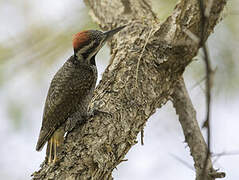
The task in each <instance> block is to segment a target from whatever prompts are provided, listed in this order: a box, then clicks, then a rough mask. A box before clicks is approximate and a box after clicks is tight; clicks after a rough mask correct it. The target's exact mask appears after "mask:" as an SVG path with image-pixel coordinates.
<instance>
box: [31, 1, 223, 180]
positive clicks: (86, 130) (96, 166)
mask: <svg viewBox="0 0 239 180" xmlns="http://www.w3.org/2000/svg"><path fill="white" fill-rule="evenodd" d="M85 2H86V3H87V4H88V6H89V7H90V14H91V16H92V18H93V19H94V20H95V21H96V22H97V23H98V24H99V25H100V27H102V28H103V29H104V30H106V29H111V28H113V27H116V26H120V25H123V24H128V26H127V27H126V28H124V29H123V30H122V31H120V32H119V33H118V34H117V35H116V36H115V37H114V38H113V39H112V41H111V42H110V48H111V61H110V64H109V66H108V67H107V69H106V71H105V72H104V74H103V77H102V80H101V82H100V84H99V85H98V87H97V88H96V90H95V94H94V97H93V99H92V103H91V108H94V109H97V110H99V112H102V113H98V114H97V115H95V116H94V117H93V118H91V119H89V120H88V121H87V122H86V123H85V124H84V125H82V126H80V127H76V128H75V129H74V130H73V132H71V133H69V134H68V136H67V137H66V140H65V144H64V147H63V149H62V152H61V153H60V155H59V158H60V161H59V163H58V165H55V166H47V165H45V164H43V165H42V168H41V169H40V171H39V172H36V173H34V179H49V178H52V179H59V180H61V179H83V180H84V179H112V177H111V173H112V171H113V169H114V168H115V167H116V166H117V165H118V164H119V163H121V162H122V161H124V156H125V155H126V153H127V152H128V151H129V149H130V148H131V147H132V146H133V145H134V144H136V143H137V141H136V137H137V134H138V133H139V132H141V130H142V129H143V127H144V125H145V123H146V121H147V120H148V119H149V117H150V116H151V115H152V114H153V113H154V112H155V111H156V109H157V108H159V107H161V106H162V105H163V104H165V103H166V102H167V101H168V100H169V98H170V96H171V95H172V93H173V91H174V84H175V82H176V81H177V80H178V78H179V77H180V76H181V75H182V73H183V72H184V69H185V67H186V66H187V65H188V64H189V63H190V62H191V61H192V58H193V57H194V56H195V55H196V54H197V52H198V49H199V45H198V43H195V41H193V40H192V39H191V38H190V37H189V36H188V35H187V34H186V33H185V29H187V30H188V31H190V32H191V33H192V34H195V35H196V36H198V35H200V34H199V32H200V26H199V25H198V24H199V22H200V18H199V17H200V15H199V6H198V4H197V0H182V1H181V2H180V3H179V4H177V6H176V8H175V9H174V12H173V14H172V15H171V16H170V17H169V18H168V19H167V20H166V21H165V22H163V23H161V24H159V23H158V22H157V19H156V16H155V14H154V13H153V12H152V9H151V7H150V5H149V4H148V3H146V2H145V1H144V0H141V1H138V0H128V1H124V3H122V1H119V0H111V1H108V0H97V1H95V0H85ZM129 4H130V5H131V8H130V10H129V8H128V10H127V11H126V12H127V13H125V6H128V5H129ZM224 5H225V0H221V1H213V3H212V11H211V13H210V15H209V17H208V23H207V25H206V26H205V31H206V33H205V34H206V35H205V39H206V38H207V37H208V36H209V34H210V33H211V32H212V31H213V28H214V26H215V25H216V23H217V21H218V19H219V18H220V13H221V11H222V10H223V7H224ZM151 31H152V33H150V32H151ZM149 34H151V35H150V37H149V38H148V35H149ZM146 40H147V43H146ZM144 46H145V47H144ZM143 48H144V51H143V53H142V55H140V53H141V52H142V49H143ZM140 56H141V58H140V59H141V61H140V64H139V66H138V69H137V63H138V60H139V57H140ZM136 69H137V71H138V72H137V73H136ZM136 74H137V77H136ZM136 79H137V86H136V83H135V82H136ZM103 112H104V113H103ZM107 112H108V113H107ZM75 118H76V119H77V117H75Z"/></svg>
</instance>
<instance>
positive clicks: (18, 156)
mask: <svg viewBox="0 0 239 180" xmlns="http://www.w3.org/2000/svg"><path fill="white" fill-rule="evenodd" d="M176 2H177V1H175V0H171V1H168V0H153V2H152V3H153V7H154V11H155V12H156V13H157V15H158V17H159V19H161V21H163V20H164V19H165V18H166V17H167V16H168V15H169V14H170V13H171V12H172V10H173V8H174V6H175V4H176ZM223 17H224V20H223V21H222V22H220V24H218V25H217V26H216V28H215V31H214V33H213V34H212V35H211V36H210V38H209V40H208V47H209V51H210V57H211V61H212V65H213V69H214V70H215V74H214V84H213V99H212V124H211V125H212V127H211V128H212V151H213V152H214V153H225V154H224V155H223V156H220V157H214V158H213V160H214V164H215V165H214V166H215V168H220V170H222V171H225V172H226V173H227V176H226V178H225V179H227V180H238V179H239V173H238V164H239V155H238V154H239V140H238V136H239V134H238V129H239V121H238V119H239V111H238V110H239V108H238V107H239V92H238V91H239V71H238V70H239V61H238V57H239V41H238V40H239V35H238V34H239V33H238V32H239V24H238V18H239V1H237V0H231V1H228V5H227V7H226V9H225V11H224V13H223ZM0 22H1V26H0V123H1V124H0V143H1V146H0V159H1V161H0V179H4V180H25V179H30V175H31V174H32V173H33V172H34V171H36V170H38V169H39V165H40V164H41V163H42V161H43V160H44V156H45V149H43V151H42V152H40V153H39V152H36V151H35V145H36V141H37V138H38V133H39V130H40V126H41V120H42V112H43V106H44V102H45V98H46V94H47V90H48V87H49V83H50V81H51V79H52V77H53V75H54V74H55V73H56V71H57V70H58V69H59V68H60V67H61V66H62V64H63V63H64V61H65V60H66V59H67V58H68V57H69V56H71V55H72V53H73V51H72V42H71V40H72V35H73V34H74V33H76V32H78V31H81V30H83V29H98V26H97V25H96V24H95V23H94V22H92V20H91V18H90V17H89V15H88V8H87V7H86V6H85V4H84V3H83V2H82V1H79V0H61V1H58V0H51V1H48V0H41V1H18V0H8V1H0ZM201 57H202V53H201V52H199V54H198V56H197V57H196V58H195V61H193V62H192V63H191V64H190V65H189V66H188V67H187V69H186V72H185V74H184V77H185V79H186V84H187V88H188V90H189V93H190V96H191V98H192V101H193V104H194V105H195V108H196V110H197V117H198V121H199V124H200V125H202V123H203V121H204V118H205V86H204V83H205V73H204V64H203V61H202V59H201ZM109 59H110V53H109V48H108V47H107V46H105V47H104V48H103V50H101V51H100V52H99V54H98V55H97V57H96V63H97V66H98V72H99V79H100V78H101V75H102V73H103V71H104V69H105V68H106V66H107V64H108V61H109ZM202 131H203V132H204V131H205V130H202ZM204 133H205V132H204ZM139 138H140V137H139ZM139 142H140V141H139ZM144 143H145V145H144V146H141V145H140V143H138V144H137V145H135V146H134V147H133V148H132V149H131V150H130V151H129V153H128V154H127V156H126V158H127V159H128V161H126V162H122V163H121V164H120V165H119V166H118V167H117V170H114V173H113V175H114V177H115V179H116V180H130V179H138V180H146V179H150V180H159V179H164V180H175V179H180V180H181V179H183V180H192V179H194V177H195V173H194V170H193V160H192V158H191V156H190V151H189V148H188V147H187V144H186V143H184V136H183V133H182V130H181V127H180V124H179V122H178V117H177V115H176V114H175V110H174V109H173V107H172V103H171V102H168V103H167V104H166V105H165V106H164V107H163V108H161V109H159V110H158V111H157V113H155V114H154V115H153V116H152V117H151V118H150V120H149V121H148V123H147V125H146V127H145V138H144Z"/></svg>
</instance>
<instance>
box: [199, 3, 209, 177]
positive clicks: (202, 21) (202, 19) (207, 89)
mask: <svg viewBox="0 0 239 180" xmlns="http://www.w3.org/2000/svg"><path fill="white" fill-rule="evenodd" d="M198 2H199V9H200V13H201V21H200V22H201V36H200V38H201V40H200V46H202V49H203V53H204V62H205V66H206V102H207V114H206V121H205V122H206V123H204V124H208V127H207V142H208V149H207V156H206V159H205V162H204V168H203V174H204V175H203V179H205V177H206V169H207V163H208V159H209V156H210V147H211V129H210V112H211V72H212V71H211V64H210V59H209V53H208V51H207V46H206V44H205V42H204V31H205V24H206V21H207V17H209V15H208V16H207V17H206V16H205V12H204V3H203V0H198ZM207 11H208V12H210V10H207Z"/></svg>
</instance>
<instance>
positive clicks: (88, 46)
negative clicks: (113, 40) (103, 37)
mask: <svg viewBox="0 0 239 180" xmlns="http://www.w3.org/2000/svg"><path fill="white" fill-rule="evenodd" d="M93 44H94V41H92V42H91V43H90V44H89V45H87V46H85V47H83V48H82V49H80V50H79V51H78V52H77V54H76V56H77V57H78V59H83V56H82V53H84V52H86V51H87V49H90V48H91V47H92V46H93ZM104 44H105V42H100V45H99V46H98V47H97V48H96V49H95V50H94V51H93V52H91V54H89V56H88V57H87V59H86V60H84V61H85V62H87V63H89V62H90V59H91V58H92V56H94V55H95V53H96V52H98V51H99V50H100V48H101V47H102V46H103V45H104Z"/></svg>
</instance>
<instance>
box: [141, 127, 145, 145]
mask: <svg viewBox="0 0 239 180" xmlns="http://www.w3.org/2000/svg"><path fill="white" fill-rule="evenodd" d="M141 145H142V146H143V145H144V129H142V130H141Z"/></svg>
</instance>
